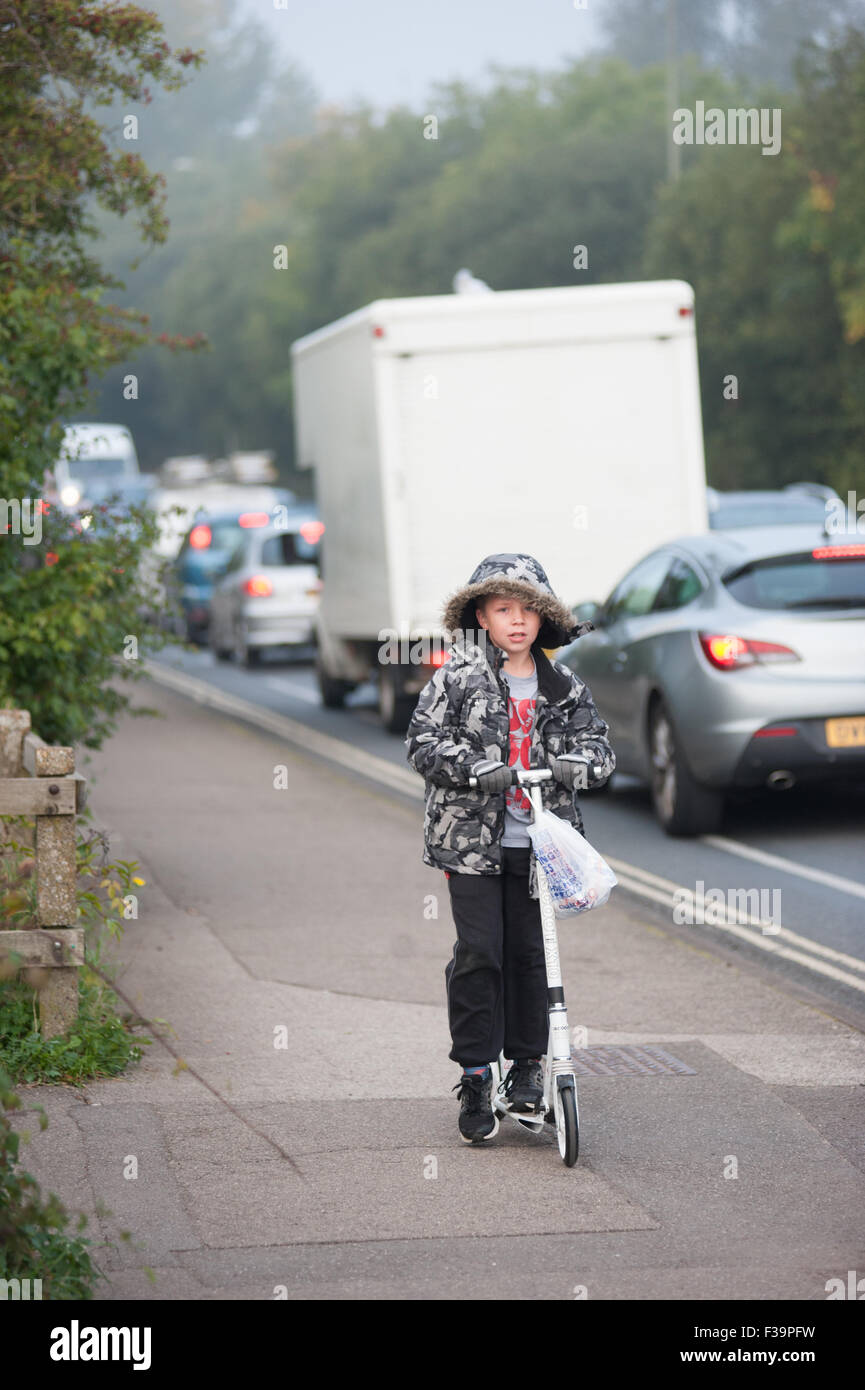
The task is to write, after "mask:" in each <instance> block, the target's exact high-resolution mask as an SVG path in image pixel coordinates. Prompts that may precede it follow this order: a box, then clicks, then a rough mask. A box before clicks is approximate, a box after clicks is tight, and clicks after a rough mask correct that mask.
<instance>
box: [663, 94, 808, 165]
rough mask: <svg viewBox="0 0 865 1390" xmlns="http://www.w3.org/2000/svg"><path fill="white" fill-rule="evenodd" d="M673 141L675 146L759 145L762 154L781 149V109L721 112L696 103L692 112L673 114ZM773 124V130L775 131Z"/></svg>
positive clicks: (682, 108)
mask: <svg viewBox="0 0 865 1390" xmlns="http://www.w3.org/2000/svg"><path fill="white" fill-rule="evenodd" d="M673 122H674V124H673V141H674V143H675V144H677V145H762V146H763V154H778V153H779V152H780V149H781V108H780V107H779V106H774V107H772V108H769V107H768V106H761V107H760V108H759V110H758V108H757V107H756V106H751V107H744V106H738V107H731V108H730V109H729V110H727V111H723V110H722V109H721V107H720V106H710V107H709V109H708V111H707V110H706V103H705V102H704V101H698V102H697V103H696V107H695V109H694V110H693V111H689V110H688V108H687V107H686V106H680V107H678V108H677V110H675V111H674V112H673ZM776 124H777V130H776V128H775V127H776Z"/></svg>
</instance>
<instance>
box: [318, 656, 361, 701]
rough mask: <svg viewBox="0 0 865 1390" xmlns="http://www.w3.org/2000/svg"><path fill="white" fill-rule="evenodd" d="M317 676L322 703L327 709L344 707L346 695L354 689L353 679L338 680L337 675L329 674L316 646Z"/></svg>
mask: <svg viewBox="0 0 865 1390" xmlns="http://www.w3.org/2000/svg"><path fill="white" fill-rule="evenodd" d="M315 677H316V680H317V681H318V690H319V694H320V695H321V703H322V704H323V705H324V707H325V709H342V707H343V705H344V704H345V697H346V695H347V694H348V692H349V691H350V690H353V689H354V686H353V684H352V682H351V681H343V680H338V679H337V678H336V677H335V676H329V675H328V674H327V672H326V671H325V669H324V667H323V666H322V664H321V659H320V657H319V656H318V651H317V648H316V661H315Z"/></svg>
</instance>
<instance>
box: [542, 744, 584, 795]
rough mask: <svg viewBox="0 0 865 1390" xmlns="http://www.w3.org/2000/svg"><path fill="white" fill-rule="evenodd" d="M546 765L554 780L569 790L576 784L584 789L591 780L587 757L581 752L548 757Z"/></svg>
mask: <svg viewBox="0 0 865 1390" xmlns="http://www.w3.org/2000/svg"><path fill="white" fill-rule="evenodd" d="M547 766H548V767H549V769H550V772H551V773H552V774H553V777H554V778H555V780H556V781H557V782H561V784H562V786H564V787H567V788H568V790H569V791H573V790H574V787H576V786H579V787H580V788H581V789H583V790H584V789H585V788H586V787H587V786H588V785H589V782H590V780H591V774H590V769H589V759H588V758H584V757H583V756H582V754H581V753H563V754H562V756H561V757H560V758H550V759H549V760H548V763H547Z"/></svg>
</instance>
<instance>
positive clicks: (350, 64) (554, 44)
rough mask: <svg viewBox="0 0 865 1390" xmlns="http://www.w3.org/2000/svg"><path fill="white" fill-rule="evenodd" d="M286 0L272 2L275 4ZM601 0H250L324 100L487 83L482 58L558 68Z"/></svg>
mask: <svg viewBox="0 0 865 1390" xmlns="http://www.w3.org/2000/svg"><path fill="white" fill-rule="evenodd" d="M277 4H279V5H283V4H284V6H285V8H280V9H277V8H276V5H277ZM601 5H603V0H587V7H586V9H578V8H576V6H575V4H574V0H247V9H248V12H249V13H250V14H255V15H256V16H258V17H260V19H261V20H262V22H263V23H265V24H266V25H267V27H268V29H269V30H270V32H271V33H272V34H273V35H274V40H275V42H277V43H279V45H280V47H281V48H282V49H283V51H284V52H286V53H287V54H288V55H290V56H291V57H292V58H294V59H295V60H296V61H297V62H299V63H300V64H301V65H302V67H303V68H304V69H305V70H306V72H307V73H308V74H309V76H310V77H311V79H312V81H313V82H314V83H315V85H316V87H317V88H318V90H319V92H320V94H321V99H322V101H323V102H342V103H350V102H351V100H352V98H353V97H363V98H364V99H366V100H367V101H369V102H372V103H373V105H375V106H377V107H386V106H392V105H394V104H396V103H398V102H405V103H407V104H409V105H411V106H413V107H418V106H420V105H421V104H422V101H423V98H424V96H425V95H426V94H427V93H428V92H429V90H430V88H431V86H432V84H433V83H434V82H439V81H442V82H443V81H447V80H449V79H451V78H456V77H459V78H464V79H468V80H471V81H472V82H473V83H479V84H483V85H486V82H487V80H488V78H487V77H486V74H485V69H486V66H487V64H488V63H501V64H504V65H506V66H508V67H519V66H524V65H525V66H529V67H539V68H557V67H560V66H562V65H563V63H565V62H566V61H567V60H568V59H569V58H576V57H580V56H582V55H583V54H584V53H585V52H587V50H588V49H590V48H592V47H593V46H594V45H595V42H596V34H597V25H596V22H595V15H596V13H597V11H598V8H599V7H600V6H601Z"/></svg>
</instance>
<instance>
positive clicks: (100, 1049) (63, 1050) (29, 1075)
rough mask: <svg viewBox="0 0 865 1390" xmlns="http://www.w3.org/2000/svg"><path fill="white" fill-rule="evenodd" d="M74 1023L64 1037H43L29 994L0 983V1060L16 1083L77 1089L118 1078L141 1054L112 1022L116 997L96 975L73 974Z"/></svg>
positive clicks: (117, 1021) (118, 1022) (19, 984)
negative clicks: (76, 979)
mask: <svg viewBox="0 0 865 1390" xmlns="http://www.w3.org/2000/svg"><path fill="white" fill-rule="evenodd" d="M79 977H80V978H79V986H78V1019H77V1021H76V1023H75V1025H74V1027H72V1028H70V1030H69V1032H68V1033H64V1034H63V1035H61V1036H60V1037H58V1038H43V1036H42V1034H41V1032H39V1029H38V1026H37V1020H36V1016H35V1015H36V1001H35V998H34V992H33V990H32V989H31V988H30V986H29V985H27V984H25V983H24V982H23V981H22V980H3V981H0V1020H2V1025H3V1039H2V1043H0V1060H2V1064H3V1066H5V1067H6V1069H7V1071H8V1073H9V1075H10V1076H11V1078H12V1079H13V1080H14V1082H15V1083H16V1084H21V1083H31V1084H32V1083H38V1084H40V1085H52V1086H55V1085H56V1086H59V1085H66V1086H81V1085H83V1084H84V1083H85V1082H86V1081H94V1080H97V1079H98V1078H99V1077H105V1076H119V1075H120V1073H121V1072H123V1071H125V1070H126V1068H127V1067H128V1066H129V1064H130V1062H137V1061H138V1060H139V1059H140V1058H141V1057H142V1056H143V1055H144V1054H143V1052H142V1047H141V1045H142V1044H143V1045H149V1044H150V1042H151V1039H150V1038H141V1039H139V1040H138V1041H137V1042H136V1041H135V1040H134V1039H133V1038H132V1037H131V1035H130V1034H129V1033H128V1031H127V1028H126V1025H125V1023H124V1021H123V1020H122V1019H121V1018H119V1017H118V1015H117V1012H116V1008H117V996H116V995H115V994H114V991H113V990H111V989H108V988H107V987H106V986H105V985H104V984H103V983H102V981H101V980H100V979H99V977H98V976H96V975H94V974H93V972H92V971H89V970H88V969H87V967H86V966H85V967H82V969H81V970H80V971H79Z"/></svg>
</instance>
